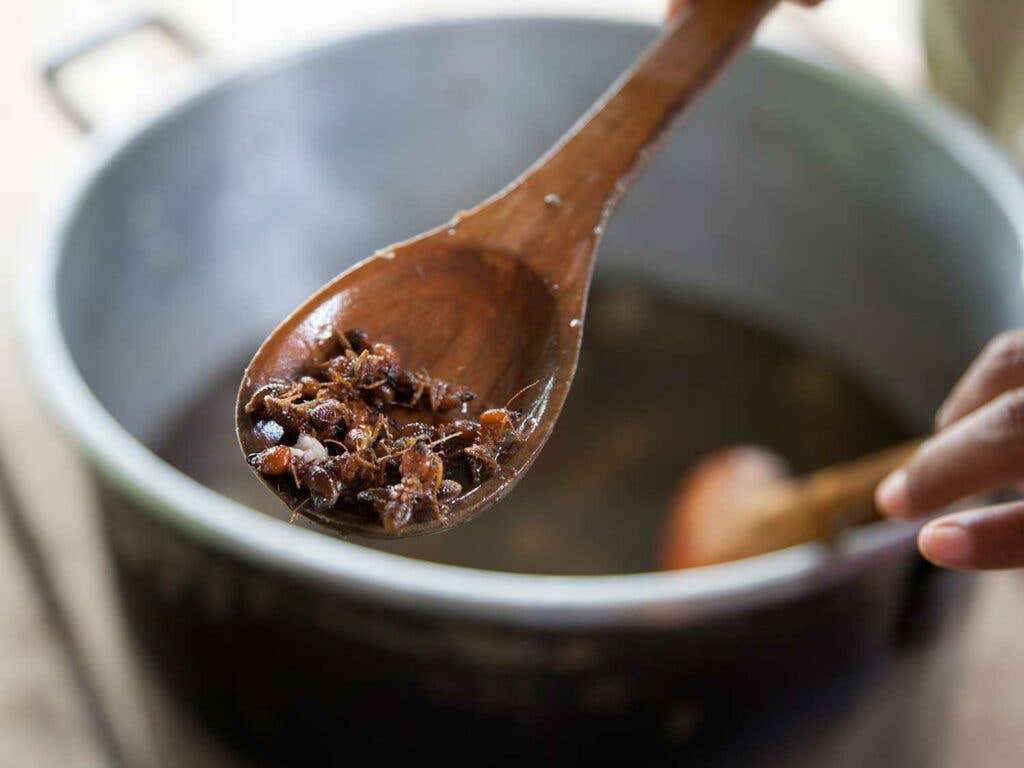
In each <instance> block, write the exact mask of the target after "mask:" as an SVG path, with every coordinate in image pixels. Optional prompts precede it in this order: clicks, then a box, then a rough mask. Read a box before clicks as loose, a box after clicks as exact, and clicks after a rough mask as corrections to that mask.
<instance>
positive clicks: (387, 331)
mask: <svg viewBox="0 0 1024 768" xmlns="http://www.w3.org/2000/svg"><path fill="white" fill-rule="evenodd" d="M777 2H778V0H707V1H701V2H697V3H695V4H694V5H693V6H691V7H689V8H687V9H686V10H684V11H682V12H681V13H680V14H679V15H678V16H677V17H676V18H675V19H674V20H673V21H672V22H671V23H670V24H669V25H668V27H667V28H666V30H665V31H664V33H663V34H662V35H661V37H660V38H659V39H658V40H657V41H656V42H655V43H654V44H653V45H652V46H651V47H650V48H649V49H648V50H647V51H646V52H645V53H644V54H643V55H642V56H641V57H640V58H639V60H638V61H637V62H636V63H635V65H634V66H633V67H632V68H631V69H630V70H629V71H628V72H627V73H626V74H625V75H624V76H623V77H622V78H621V79H620V80H619V81H618V82H616V83H615V84H614V85H613V86H612V87H611V89H610V90H609V91H608V92H607V93H606V94H605V95H604V96H603V97H602V98H601V99H600V100H599V101H598V102H597V104H595V105H594V107H593V108H592V109H591V110H590V111H589V112H588V113H587V114H586V115H584V117H583V118H582V119H581V120H580V121H579V123H578V124H577V125H576V126H575V127H574V128H572V129H571V130H570V131H569V133H568V134H567V135H566V136H565V137H564V138H563V139H562V140H561V141H560V142H559V143H558V144H557V145H556V146H555V147H554V148H553V149H552V150H551V151H550V152H548V154H547V155H545V156H544V157H543V158H542V159H541V160H540V161H539V162H538V163H537V164H536V165H535V166H533V167H532V168H531V169H530V170H528V171H527V172H526V173H525V174H524V175H523V176H522V177H520V178H519V179H518V180H517V181H515V182H513V183H512V184H511V185H510V186H509V187H507V188H506V189H505V190H503V191H502V192H500V193H498V194H497V195H496V196H494V197H493V198H491V199H490V200H487V201H486V202H484V203H482V204H481V205H479V206H478V207H476V208H474V209H473V210H471V211H468V212H463V213H460V214H459V215H458V216H456V217H455V219H454V220H453V221H451V222H450V223H449V224H447V225H445V226H442V227H440V228H439V229H436V230H433V231H431V232H427V233H425V234H423V235H420V236H418V237H415V238H413V239H411V240H407V241H406V242H404V243H400V244H397V245H393V246H391V247H389V248H385V249H384V250H382V251H379V252H378V253H376V254H375V255H374V256H372V257H371V258H369V259H368V260H366V261H363V262H361V263H360V264H358V265H356V266H355V267H353V268H352V269H349V270H348V271H347V272H344V273H343V274H342V275H340V276H339V277H337V278H335V279H334V280H332V281H331V282H330V283H328V284H327V285H325V286H324V287H323V288H322V289H320V290H319V291H318V292H317V293H316V294H315V295H314V296H313V297H312V298H310V299H309V300H307V301H306V302H305V303H304V304H303V305H302V306H300V307H299V308H298V309H297V310H295V312H293V313H292V314H291V315H290V316H289V317H288V318H287V319H286V320H285V321H284V322H283V323H281V325H279V326H278V327H277V328H276V329H275V330H274V332H273V333H272V334H271V335H270V336H269V338H267V340H266V341H265V342H264V343H263V345H262V346H261V347H260V349H259V351H258V352H257V353H256V356H255V357H254V358H253V360H252V362H251V363H250V364H249V367H248V369H247V370H246V372H245V375H244V377H243V379H242V385H241V388H240V390H239V394H238V405H237V416H236V429H237V433H238V439H239V443H240V445H241V448H242V451H243V452H245V453H246V454H247V455H248V454H251V453H253V452H255V451H257V450H260V449H261V448H262V447H264V446H263V445H262V444H261V443H260V442H259V440H258V439H257V437H256V436H255V435H254V432H253V426H254V425H253V423H252V421H251V420H250V418H249V416H248V414H246V413H245V408H244V405H245V403H246V402H248V400H249V399H250V397H251V395H252V394H253V392H254V391H255V390H256V389H257V388H258V387H260V386H261V385H263V384H265V383H267V382H268V381H270V380H272V379H275V378H276V379H282V378H283V379H288V378H295V377H297V376H298V375H301V373H303V372H304V371H305V370H306V369H307V367H308V366H309V365H310V364H311V363H313V362H318V361H320V360H322V359H323V357H324V356H325V355H326V351H325V350H326V345H327V342H328V341H329V339H330V336H331V333H332V330H334V329H338V330H344V329H347V328H361V329H363V330H365V331H367V332H368V333H369V334H370V336H371V337H373V338H375V339H379V340H381V341H385V342H387V343H389V344H392V345H393V346H394V347H395V348H396V349H397V350H398V351H399V353H400V354H401V356H402V361H403V364H405V365H406V366H407V367H411V368H414V369H415V368H419V367H420V366H422V367H424V368H426V369H427V370H428V371H430V373H431V375H433V376H437V377H439V378H443V379H447V380H450V381H457V382H459V383H463V384H466V385H468V386H469V387H470V388H471V389H472V390H473V391H474V392H476V393H477V395H478V400H477V401H476V402H477V403H481V404H486V405H487V406H490V407H494V406H500V405H502V404H503V403H504V402H505V401H506V400H507V399H508V398H509V397H510V396H511V395H512V394H513V393H515V392H517V391H518V390H520V389H522V388H523V387H526V386H528V385H530V384H533V383H534V382H539V385H537V386H534V387H532V388H531V389H530V390H529V391H528V392H527V393H525V394H524V395H523V396H522V397H521V398H520V400H519V402H518V403H517V409H519V410H522V411H524V413H525V418H524V420H523V424H522V426H523V427H524V431H525V435H524V437H525V439H524V441H523V442H522V443H521V444H520V445H519V446H518V447H517V448H516V450H515V452H514V453H513V454H512V455H511V456H510V457H509V458H508V459H507V461H506V462H505V463H504V465H503V467H502V468H501V470H500V471H499V472H497V473H495V475H494V476H493V477H492V478H490V479H489V480H487V481H485V482H484V483H483V484H482V485H480V486H478V487H476V488H474V489H472V490H471V491H470V492H469V493H467V494H465V495H463V496H462V497H461V498H460V499H459V500H457V501H456V502H455V503H454V505H453V508H452V510H451V513H450V515H449V521H448V522H447V523H442V522H441V521H427V522H422V523H414V524H411V525H408V526H406V527H404V528H402V529H401V530H400V531H398V532H397V533H389V532H386V531H384V530H383V529H382V527H381V526H379V525H378V524H376V522H375V521H373V520H368V519H367V517H366V515H365V513H361V512H359V511H357V510H355V509H351V508H345V507H343V506H341V505H339V506H336V507H335V509H333V510H332V511H331V514H330V516H326V515H316V514H315V513H312V512H310V511H309V510H306V509H301V510H300V511H301V512H302V514H304V515H306V516H311V517H313V518H314V519H315V520H316V522H318V523H321V524H323V525H325V526H327V527H329V528H331V529H333V530H335V531H337V532H340V533H359V534H365V535H370V536H378V537H382V536H387V537H391V536H395V535H398V536H409V535H415V534H422V533H429V532H432V531H436V530H438V529H439V528H442V527H445V526H448V525H452V524H454V523H458V522H462V521H465V520H467V519H469V518H470V517H472V516H473V515H475V514H477V513H478V512H480V511H481V510H482V509H484V508H486V507H487V506H489V505H491V504H493V503H494V502H496V501H497V500H498V499H500V498H501V497H502V496H504V495H505V494H506V493H508V491H509V490H510V489H511V487H512V485H513V484H514V483H515V482H516V480H517V479H518V478H519V477H520V476H521V475H522V474H523V472H525V471H526V470H527V469H528V468H529V466H530V465H531V464H532V463H533V460H534V459H535V458H536V456H537V454H538V452H539V451H540V449H541V448H542V447H543V445H544V443H545V441H547V439H548V436H549V435H550V434H551V429H552V427H553V426H554V424H555V420H556V419H557V418H558V414H559V411H561V408H562V404H563V402H564V401H565V397H566V394H567V393H568V391H569V387H570V385H571V384H572V379H573V375H574V374H575V371H576V364H577V360H578V357H579V350H580V340H581V337H582V334H583V317H584V314H585V310H586V304H587V291H588V289H589V287H590V278H591V273H592V272H593V269H594V257H595V254H596V252H597V247H598V244H599V243H600V241H601V235H602V233H603V231H604V227H605V224H606V222H607V221H608V218H609V216H610V215H611V213H612V211H613V210H614V209H615V207H616V205H617V204H618V203H619V201H620V200H621V199H622V196H623V195H624V194H625V193H626V191H627V190H628V189H629V188H630V186H631V185H632V183H633V181H634V179H635V177H636V175H637V172H638V170H639V168H640V167H641V166H642V165H644V163H645V161H646V160H647V159H649V157H650V156H651V155H652V154H653V151H654V148H655V147H656V146H657V144H658V142H659V140H660V139H661V138H662V137H663V136H664V135H665V133H666V132H667V130H668V129H669V127H670V125H671V123H672V121H673V119H674V118H675V117H677V116H678V115H679V114H680V113H681V112H682V111H683V109H684V107H686V106H687V105H688V104H690V103H691V102H692V101H693V100H694V99H695V98H696V97H697V96H698V95H699V94H700V93H701V92H702V91H703V90H704V89H705V88H706V87H707V86H708V84H709V83H710V82H711V80H712V79H713V78H714V77H715V75H717V74H718V73H719V72H720V71H721V70H722V69H724V68H725V66H726V64H727V63H728V61H729V60H730V58H731V57H732V56H733V54H734V53H735V52H736V51H737V50H738V49H739V48H740V47H741V46H742V45H743V44H744V43H745V42H746V41H747V40H748V39H749V38H750V36H751V35H752V33H753V31H754V29H755V28H756V27H757V25H758V23H759V22H760V21H761V19H762V18H763V17H764V16H765V14H766V13H767V12H768V11H769V10H770V9H771V8H772V7H774V6H775V5H776V4H777ZM410 119H415V115H413V116H411V118H410ZM424 183H425V185H429V180H424ZM424 194H430V192H429V188H428V186H424ZM681 236H682V234H681ZM600 417H602V418H603V417H604V415H601V416H600ZM260 479H261V480H264V482H266V483H267V485H268V487H270V488H271V489H272V490H274V491H275V492H277V493H278V495H279V496H280V497H281V498H282V500H284V501H285V502H286V503H289V504H291V503H293V502H294V498H292V497H291V495H289V494H288V493H287V492H283V491H284V489H283V488H281V487H279V486H278V485H276V484H275V483H272V482H267V481H266V480H265V479H264V478H263V477H262V476H261V477H260Z"/></svg>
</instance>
